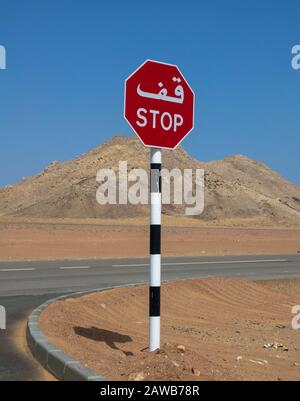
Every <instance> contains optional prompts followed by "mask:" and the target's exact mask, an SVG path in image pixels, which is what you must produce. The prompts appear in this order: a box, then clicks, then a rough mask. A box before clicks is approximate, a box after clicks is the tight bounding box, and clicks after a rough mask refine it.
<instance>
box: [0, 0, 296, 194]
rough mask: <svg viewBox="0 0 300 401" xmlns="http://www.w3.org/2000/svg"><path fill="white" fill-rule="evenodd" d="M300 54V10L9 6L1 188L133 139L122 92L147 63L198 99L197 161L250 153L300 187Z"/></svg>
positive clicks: (238, 5) (12, 2) (192, 145)
mask: <svg viewBox="0 0 300 401" xmlns="http://www.w3.org/2000/svg"><path fill="white" fill-rule="evenodd" d="M296 44H300V2H299V0H286V1H279V0H278V1H277V0H253V1H248V2H242V1H239V0H228V1H226V2H224V1H222V0H219V1H214V0H210V1H201V0H194V1H193V0H186V1H175V0H172V1H168V0H165V1H162V0H160V1H157V0H152V1H143V0H139V1H129V0H128V1H116V0H111V1H108V2H104V1H100V0H99V1H96V0H85V1H83V0H77V1H71V0H51V1H50V0H44V1H40V0H27V1H22V0H18V1H16V0H0V45H4V46H5V47H6V49H7V70H5V71H4V70H0V138H1V147H0V186H3V185H5V184H8V183H14V182H16V181H18V180H19V179H21V177H23V176H29V175H32V174H35V173H37V172H38V171H40V170H41V169H42V168H44V167H45V166H46V165H47V164H49V163H50V162H51V161H53V160H61V161H63V160H66V159H70V158H73V157H75V156H77V155H79V154H82V153H84V152H86V151H88V150H89V149H91V148H93V147H94V146H96V145H98V144H100V143H102V142H103V141H105V140H108V139H109V138H111V137H113V136H114V135H116V134H120V133H122V134H125V135H130V134H131V129H130V127H129V126H128V125H127V123H126V122H125V120H124V119H123V83H124V79H125V78H126V77H127V76H128V75H129V74H131V72H132V71H133V70H134V69H136V68H137V67H138V66H139V65H140V64H141V63H142V62H143V61H144V60H145V59H148V58H151V59H155V60H161V61H165V62H170V63H173V64H177V65H178V66H179V67H180V69H181V70H182V72H183V73H184V75H185V76H186V78H187V79H188V81H189V83H190V85H191V86H192V87H193V89H194V91H195V93H196V96H197V97H196V113H195V117H196V118H195V130H194V131H193V132H192V133H191V134H190V135H189V137H188V138H186V139H185V140H184V142H183V143H182V144H183V146H184V148H185V149H186V150H187V151H188V152H190V153H191V154H192V156H194V157H196V158H198V159H201V160H212V159H219V158H223V157H225V156H228V155H231V154H234V153H242V154H245V155H248V156H249V157H251V158H254V159H257V160H260V161H263V162H264V163H266V164H268V165H269V166H270V167H272V168H273V169H275V170H276V171H278V172H279V173H280V174H281V175H283V176H285V177H286V178H288V179H290V180H292V181H294V182H297V183H298V184H300V168H299V149H300V135H299V134H300V119H299V116H300V111H299V105H300V70H298V71H295V70H293V69H292V68H291V58H292V56H291V49H292V47H293V46H294V45H296Z"/></svg>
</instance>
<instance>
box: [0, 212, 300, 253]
mask: <svg viewBox="0 0 300 401" xmlns="http://www.w3.org/2000/svg"><path fill="white" fill-rule="evenodd" d="M148 243H149V227H148V221H147V220H145V219H144V220H139V219H128V220H123V221H120V220H111V221H100V222H99V221H97V224H96V222H93V223H92V222H90V221H86V220H83V221H82V222H77V224H75V223H72V222H70V221H66V222H61V221H60V222H59V223H58V222H55V221H54V222H52V223H51V222H50V221H44V222H42V221H40V222H35V223H26V222H14V223H11V222H2V223H1V222H0V260H23V259H26V260H32V259H36V260H37V259H85V258H86V259H88V258H118V257H120V258H121V257H124V258H125V257H127V258H129V257H144V256H147V255H148V252H149V250H148ZM116 244H118V246H116ZM133 245H134V246H133ZM298 251H299V252H300V229H289V228H281V229H277V228H244V227H242V228H237V227H232V228H229V227H213V226H211V227H205V226H203V224H202V225H201V223H199V222H197V221H194V220H192V219H189V220H187V219H181V220H180V219H169V218H165V219H164V220H163V226H162V252H163V254H164V255H165V256H182V255H184V256H198V255H230V254H231V255H234V254H262V253H266V254H274V253H281V254H283V253H296V252H298Z"/></svg>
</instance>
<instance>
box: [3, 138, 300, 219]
mask: <svg viewBox="0 0 300 401" xmlns="http://www.w3.org/2000/svg"><path fill="white" fill-rule="evenodd" d="M119 160H127V161H128V170H131V169H133V168H137V167H140V168H144V169H147V170H148V168H149V151H148V150H147V149H145V148H144V147H143V145H142V144H141V143H140V141H139V140H138V139H137V138H136V137H129V138H127V137H124V136H121V135H118V136H116V137H114V138H113V139H112V140H110V141H108V142H106V143H104V144H102V145H101V146H99V147H96V148H95V149H93V150H91V151H90V152H88V153H86V154H84V155H82V156H79V157H77V158H76V159H74V160H70V161H66V162H64V163H60V162H58V161H55V162H53V163H51V164H50V165H49V166H48V167H47V168H45V169H44V170H43V171H41V172H40V173H39V174H37V175H35V176H33V177H29V178H26V179H23V180H22V181H21V182H19V183H17V184H16V185H9V186H6V187H4V188H2V189H0V216H19V217H47V218H49V217H72V218H77V217H80V218H91V217H92V218H93V217H110V218H111V217H115V218H121V217H136V216H142V215H148V207H147V206H145V205H144V206H134V205H105V206H100V205H99V204H98V203H97V202H96V190H97V188H98V186H99V184H98V183H97V182H96V173H97V171H98V170H99V169H100V168H114V169H115V170H117V169H118V165H119ZM163 165H164V167H166V168H168V169H172V168H174V167H177V168H180V169H184V168H190V169H196V168H204V169H205V211H204V213H203V214H202V215H200V216H197V217H196V218H199V219H204V220H215V221H218V222H221V221H222V220H223V219H252V220H253V221H254V220H255V219H256V220H257V221H262V220H263V221H266V222H269V223H270V224H274V225H300V187H299V186H297V185H294V184H292V183H290V182H288V181H286V180H285V179H283V178H282V177H280V176H279V175H278V174H277V173H275V172H274V171H272V170H271V169H269V168H268V167H267V166H265V165H264V164H262V163H260V162H257V161H254V160H251V159H249V158H247V157H245V156H241V155H234V156H230V157H227V158H225V159H224V160H217V161H212V162H209V163H203V162H201V161H197V160H194V159H193V158H191V157H190V156H189V155H188V154H187V153H186V152H185V151H184V150H183V149H182V148H181V147H179V148H178V149H177V150H176V151H175V152H171V151H163ZM184 209H185V206H178V205H170V206H169V205H165V206H164V207H163V213H166V214H170V215H172V214H176V215H178V214H184Z"/></svg>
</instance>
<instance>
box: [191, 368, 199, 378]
mask: <svg viewBox="0 0 300 401" xmlns="http://www.w3.org/2000/svg"><path fill="white" fill-rule="evenodd" d="M192 372H193V374H194V375H195V376H201V372H200V370H199V369H196V368H192Z"/></svg>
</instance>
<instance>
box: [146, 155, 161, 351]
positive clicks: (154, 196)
mask: <svg viewBox="0 0 300 401" xmlns="http://www.w3.org/2000/svg"><path fill="white" fill-rule="evenodd" d="M150 158H151V169H150V177H151V178H150V192H151V194H150V290H149V351H150V352H152V351H155V350H157V349H158V348H159V347H160V281H161V257H160V244H161V177H160V172H161V150H160V149H158V148H151V155H150Z"/></svg>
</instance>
